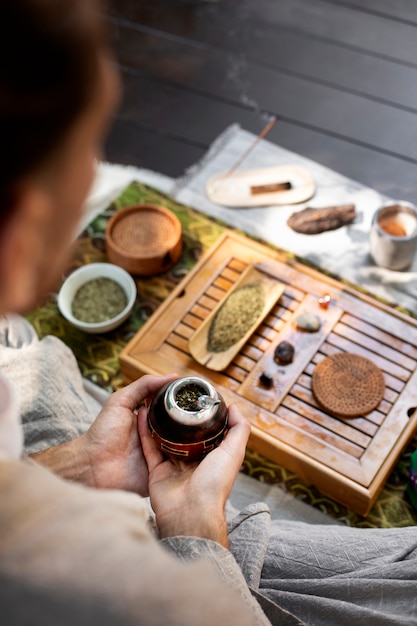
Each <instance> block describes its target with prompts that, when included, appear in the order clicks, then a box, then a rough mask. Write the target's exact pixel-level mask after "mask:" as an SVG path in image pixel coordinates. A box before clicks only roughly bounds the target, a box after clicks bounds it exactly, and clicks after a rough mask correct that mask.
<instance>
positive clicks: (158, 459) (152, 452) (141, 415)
mask: <svg viewBox="0 0 417 626" xmlns="http://www.w3.org/2000/svg"><path fill="white" fill-rule="evenodd" d="M138 430H139V437H140V442H141V445H142V451H143V454H144V457H145V460H146V463H147V465H148V471H149V472H151V471H152V470H153V469H154V468H155V467H156V466H157V465H159V464H160V463H162V462H163V461H164V455H163V454H162V452H161V451H160V449H159V448H158V446H157V445H156V443H155V441H154V440H153V438H152V435H151V433H150V431H149V427H148V414H147V410H146V409H145V407H141V408H140V409H139V411H138Z"/></svg>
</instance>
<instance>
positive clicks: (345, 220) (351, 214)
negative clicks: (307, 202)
mask: <svg viewBox="0 0 417 626" xmlns="http://www.w3.org/2000/svg"><path fill="white" fill-rule="evenodd" d="M355 217H356V211H355V205H354V204H339V205H335V206H327V207H323V208H321V209H315V208H313V207H306V208H305V209H303V210H302V211H298V212H296V213H293V214H292V215H290V217H289V218H288V220H287V224H288V226H289V227H290V228H292V229H293V230H295V231H296V232H297V233H303V234H304V235H317V234H318V233H323V232H324V231H326V230H335V229H336V228H340V227H341V226H345V225H346V224H350V222H352V221H353V220H354V219H355Z"/></svg>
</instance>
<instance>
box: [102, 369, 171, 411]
mask: <svg viewBox="0 0 417 626" xmlns="http://www.w3.org/2000/svg"><path fill="white" fill-rule="evenodd" d="M175 378H178V376H177V374H166V375H165V376H151V375H150V374H145V376H142V377H141V378H138V379H137V380H135V381H134V382H133V383H130V385H127V386H126V387H125V388H124V389H121V390H120V391H117V392H116V393H115V394H113V395H112V396H111V397H110V400H109V402H111V403H113V402H114V403H117V404H120V403H121V402H123V405H124V406H125V407H126V408H128V409H130V410H131V411H134V410H135V409H136V408H137V407H138V406H139V404H141V402H143V401H144V400H145V399H146V398H148V397H149V396H151V395H153V394H155V393H156V392H157V391H158V390H159V389H160V388H161V387H163V385H166V384H167V383H169V382H171V381H172V380H175Z"/></svg>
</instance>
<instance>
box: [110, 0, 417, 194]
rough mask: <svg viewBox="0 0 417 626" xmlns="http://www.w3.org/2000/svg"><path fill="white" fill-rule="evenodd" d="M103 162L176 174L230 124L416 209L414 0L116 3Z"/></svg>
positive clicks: (416, 37)
mask: <svg viewBox="0 0 417 626" xmlns="http://www.w3.org/2000/svg"><path fill="white" fill-rule="evenodd" d="M107 15H108V20H109V23H110V26H111V30H112V33H113V37H114V44H115V49H116V53H117V56H118V60H119V63H120V66H121V69H122V73H123V82H124V97H123V102H122V104H121V107H120V110H119V112H118V115H117V118H116V120H115V123H114V125H113V127H112V129H111V132H110V135H109V138H108V142H107V146H106V158H107V159H108V160H110V161H112V162H119V163H128V164H134V165H138V166H141V167H146V168H149V169H153V170H156V171H159V172H162V173H164V174H167V175H170V176H178V175H180V174H181V173H182V172H183V171H184V169H185V168H186V167H188V166H189V165H191V164H192V163H194V162H195V161H197V160H198V159H199V158H200V157H201V156H202V155H203V154H204V152H205V151H206V150H207V148H208V146H209V145H210V143H211V142H212V141H213V140H214V139H215V138H216V137H217V136H218V135H219V134H220V133H221V132H222V131H223V130H224V129H225V128H226V127H227V126H228V125H229V124H232V123H234V122H237V123H239V124H241V126H242V127H243V128H245V129H247V130H250V131H252V132H254V133H255V134H258V133H259V132H260V131H261V130H262V128H263V127H264V126H265V124H266V121H267V119H268V116H270V115H277V116H279V122H278V124H277V125H276V126H275V127H274V129H273V130H272V131H271V133H270V134H269V135H268V139H269V140H270V141H272V142H274V143H276V144H279V145H281V146H283V147H285V148H288V149H290V150H293V151H295V152H298V153H300V154H302V155H304V156H306V157H309V158H311V159H314V160H316V161H318V162H320V163H322V164H324V165H327V166H329V167H331V168H333V169H335V170H338V171H340V172H341V173H343V174H345V175H347V176H349V177H351V178H354V179H357V180H359V181H361V182H362V183H364V184H366V185H369V186H370V187H374V188H376V189H378V190H379V191H381V192H383V193H385V194H387V195H389V196H391V197H394V198H398V199H404V200H411V201H414V202H416V203H417V1H416V0H217V1H214V2H208V1H203V0H201V1H200V2H198V0H196V1H195V2H192V1H191V0H189V1H188V2H186V0H183V1H180V0H153V1H148V2H145V1H141V0H108V8H107Z"/></svg>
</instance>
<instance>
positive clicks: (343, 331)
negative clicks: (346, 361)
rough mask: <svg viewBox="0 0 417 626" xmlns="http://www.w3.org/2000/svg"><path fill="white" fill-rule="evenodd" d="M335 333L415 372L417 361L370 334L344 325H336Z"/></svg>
mask: <svg viewBox="0 0 417 626" xmlns="http://www.w3.org/2000/svg"><path fill="white" fill-rule="evenodd" d="M333 332H334V333H335V334H336V335H340V336H341V337H343V338H344V339H347V340H349V341H351V342H353V343H355V344H358V345H360V346H363V347H364V348H366V349H367V350H370V351H371V352H377V353H379V354H380V355H381V356H383V357H384V358H385V359H388V360H390V361H393V362H394V363H401V367H403V368H404V369H407V370H409V371H410V372H413V371H414V369H415V366H416V361H415V359H412V358H410V357H408V356H406V355H405V354H404V353H403V352H401V351H400V350H395V349H393V348H391V347H389V346H388V345H384V344H383V343H381V342H380V341H377V340H375V339H374V337H372V336H371V337H370V336H369V335H368V334H365V333H363V332H359V331H358V330H356V329H355V328H352V327H349V326H345V325H344V324H342V323H340V324H336V326H335V327H334V329H333Z"/></svg>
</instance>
